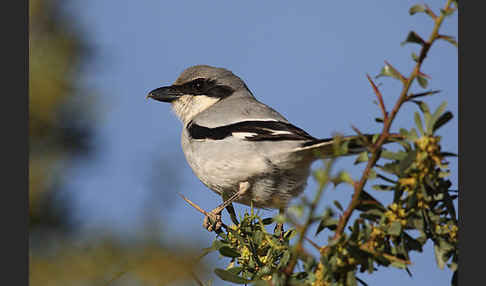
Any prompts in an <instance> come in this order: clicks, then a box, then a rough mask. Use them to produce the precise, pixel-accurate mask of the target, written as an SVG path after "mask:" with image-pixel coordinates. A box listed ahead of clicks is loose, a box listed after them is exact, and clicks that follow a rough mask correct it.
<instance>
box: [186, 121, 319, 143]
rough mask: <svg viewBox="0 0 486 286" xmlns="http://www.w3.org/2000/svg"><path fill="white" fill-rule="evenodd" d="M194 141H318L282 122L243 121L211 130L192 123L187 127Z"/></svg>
mask: <svg viewBox="0 0 486 286" xmlns="http://www.w3.org/2000/svg"><path fill="white" fill-rule="evenodd" d="M187 130H188V131H189V135H190V136H191V138H193V139H212V140H222V139H224V138H226V137H229V136H236V135H238V133H239V134H242V135H243V136H244V139H245V140H247V141H282V140H306V141H307V140H316V138H314V137H312V136H311V135H309V134H308V133H307V132H305V131H304V130H302V129H300V128H298V127H296V126H294V125H292V124H290V123H286V122H282V121H273V120H266V121H256V120H249V121H241V122H237V123H233V124H229V125H223V126H218V127H214V128H209V127H205V126H201V125H198V124H196V123H194V122H190V123H189V124H188V126H187Z"/></svg>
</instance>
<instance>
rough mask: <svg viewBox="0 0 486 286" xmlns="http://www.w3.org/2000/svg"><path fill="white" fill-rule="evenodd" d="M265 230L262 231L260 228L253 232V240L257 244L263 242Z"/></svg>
mask: <svg viewBox="0 0 486 286" xmlns="http://www.w3.org/2000/svg"><path fill="white" fill-rule="evenodd" d="M263 236H264V234H263V232H262V231H260V230H256V231H255V232H254V233H253V242H254V243H255V245H260V243H261V242H262V240H263Z"/></svg>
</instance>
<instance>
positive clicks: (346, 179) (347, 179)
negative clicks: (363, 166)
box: [332, 171, 353, 186]
mask: <svg viewBox="0 0 486 286" xmlns="http://www.w3.org/2000/svg"><path fill="white" fill-rule="evenodd" d="M332 182H333V184H334V186H337V185H339V184H341V183H348V184H350V185H352V184H353V179H351V175H349V173H348V172H346V171H341V172H339V174H338V175H337V176H336V177H335V178H333V179H332Z"/></svg>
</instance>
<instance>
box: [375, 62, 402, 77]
mask: <svg viewBox="0 0 486 286" xmlns="http://www.w3.org/2000/svg"><path fill="white" fill-rule="evenodd" d="M383 76H389V77H392V78H395V79H399V80H401V77H400V73H399V72H398V71H397V70H395V69H394V68H393V67H392V66H390V65H385V66H384V67H383V68H382V69H381V72H380V73H379V74H378V75H377V76H376V78H379V77H383Z"/></svg>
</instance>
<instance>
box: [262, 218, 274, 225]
mask: <svg viewBox="0 0 486 286" xmlns="http://www.w3.org/2000/svg"><path fill="white" fill-rule="evenodd" d="M262 223H263V225H269V224H272V223H273V218H272V217H267V218H264V219H262Z"/></svg>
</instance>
